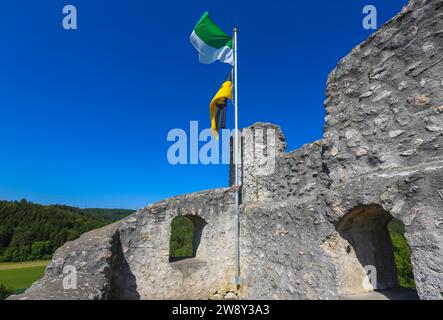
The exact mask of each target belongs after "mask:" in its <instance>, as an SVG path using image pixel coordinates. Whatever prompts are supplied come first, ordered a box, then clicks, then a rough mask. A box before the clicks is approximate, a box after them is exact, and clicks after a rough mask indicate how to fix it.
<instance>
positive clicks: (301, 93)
mask: <svg viewBox="0 0 443 320" xmlns="http://www.w3.org/2000/svg"><path fill="white" fill-rule="evenodd" d="M406 2H407V1H406V0H401V1H400V0H396V1H386V0H365V1H361V0H336V1H330V0H329V1H294V0H285V1H283V0H276V1H258V0H255V1H238V0H223V1H222V0H217V1H216V0H205V1H203V0H176V1H170V0H164V1H145V0H106V1H105V0H81V1H80V0H77V1H74V0H65V1H60V0H51V1H44V0H42V1H35V0H26V1H25V0H14V1H1V4H0V39H1V49H0V121H1V122H0V123H1V124H0V152H1V154H0V199H6V200H15V199H21V198H27V199H29V200H31V201H34V202H39V203H45V204H47V203H63V204H69V205H75V206H80V207H119V208H139V207H142V206H144V205H146V204H148V203H151V202H154V201H157V200H161V199H162V198H165V197H169V196H173V195H177V194H182V193H188V192H193V191H198V190H203V189H210V188H215V187H224V186H226V185H227V180H228V168H227V166H225V165H210V166H203V165H194V166H191V165H188V166H172V165H170V164H169V163H168V161H167V158H166V152H167V149H168V148H169V146H170V145H171V143H170V142H167V141H166V136H167V133H168V131H169V130H170V129H173V128H183V129H185V130H186V131H188V128H189V121H190V120H198V121H199V122H200V125H201V126H202V125H205V126H209V115H208V103H209V102H210V99H211V98H212V96H213V94H214V93H215V91H216V90H217V89H218V87H219V86H220V84H221V82H222V81H223V80H224V78H225V76H226V73H227V70H228V66H227V65H223V64H220V63H217V64H212V65H201V64H199V63H198V58H197V54H196V51H195V50H194V48H193V47H192V46H191V45H190V43H189V40H188V38H189V35H190V33H191V31H192V29H193V27H194V25H195V23H196V22H197V21H198V19H199V18H200V16H201V14H202V13H203V12H204V11H209V12H210V14H211V16H212V17H213V19H214V20H215V21H216V22H217V23H218V24H219V25H220V26H221V27H222V28H223V29H224V30H226V31H227V32H230V30H231V29H232V26H233V25H237V26H238V27H239V50H240V53H239V90H240V92H239V98H240V102H239V106H240V110H239V112H240V126H242V127H243V126H247V125H250V124H252V123H254V122H256V121H267V122H273V123H275V124H278V125H280V126H281V127H282V128H283V131H284V133H285V135H286V138H287V140H288V143H289V149H295V148H297V147H299V146H301V145H303V144H305V143H309V142H312V141H315V140H317V139H319V138H321V136H322V133H323V124H324V115H325V112H324V108H323V104H322V103H323V100H324V97H325V84H326V79H327V76H328V74H329V72H330V71H331V70H332V69H333V68H334V66H335V65H336V63H337V62H338V61H339V60H340V59H341V58H342V57H344V56H345V55H346V54H347V53H348V52H349V51H350V50H351V49H352V48H353V47H354V46H356V45H357V44H359V43H360V42H362V41H363V40H365V39H366V38H367V37H368V35H369V34H370V33H371V31H367V30H364V29H363V28H362V25H361V22H362V18H363V14H362V8H363V6H364V5H367V4H372V5H375V6H376V7H377V9H378V19H379V25H380V24H381V23H383V22H385V21H387V20H388V19H390V18H391V17H393V16H394V15H395V14H396V13H397V12H399V11H400V9H401V8H402V6H403V5H404V4H405V3H406ZM67 4H74V5H75V6H76V7H77V10H78V30H76V31H66V30H64V29H63V28H62V18H63V15H62V8H63V6H64V5H67ZM230 110H231V111H232V109H230ZM228 125H231V126H232V112H230V113H229V116H228Z"/></svg>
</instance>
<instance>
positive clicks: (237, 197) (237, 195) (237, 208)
mask: <svg viewBox="0 0 443 320" xmlns="http://www.w3.org/2000/svg"><path fill="white" fill-rule="evenodd" d="M237 33H238V30H237V27H235V28H234V107H235V132H234V139H235V141H234V162H235V191H234V192H235V285H236V286H237V287H239V286H240V242H239V227H240V184H239V177H238V90H237V89H238V85H237V84H238V82H237Z"/></svg>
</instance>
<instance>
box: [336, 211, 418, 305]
mask: <svg viewBox="0 0 443 320" xmlns="http://www.w3.org/2000/svg"><path fill="white" fill-rule="evenodd" d="M337 231H338V233H339V234H340V236H341V238H342V239H344V240H346V243H347V245H345V246H344V247H343V252H342V253H341V261H340V264H339V281H340V285H341V290H342V293H343V294H344V295H345V296H346V295H359V294H364V293H369V292H374V291H378V292H383V293H384V294H385V295H386V296H393V297H394V296H395V295H398V294H401V295H404V294H405V292H406V294H408V295H410V296H411V297H413V296H415V295H416V292H415V291H413V290H409V291H408V290H406V288H408V289H413V288H415V284H414V276H413V270H412V264H411V249H410V248H409V246H408V244H407V241H406V238H405V237H404V231H405V229H404V225H403V224H402V223H401V221H399V220H397V219H393V217H392V216H391V215H390V214H389V213H388V212H387V211H385V210H383V208H382V207H381V206H378V205H368V206H360V207H357V208H355V209H353V210H351V211H350V212H349V213H348V214H347V215H345V216H344V217H343V218H342V219H341V220H340V222H339V223H338V225H337ZM399 292H400V293H399ZM392 293H394V294H392ZM394 298H395V297H394Z"/></svg>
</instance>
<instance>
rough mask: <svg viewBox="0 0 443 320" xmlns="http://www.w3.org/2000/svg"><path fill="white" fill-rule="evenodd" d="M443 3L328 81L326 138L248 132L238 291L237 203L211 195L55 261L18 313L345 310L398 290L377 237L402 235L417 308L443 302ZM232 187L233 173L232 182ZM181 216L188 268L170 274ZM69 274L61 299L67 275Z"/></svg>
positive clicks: (93, 235) (368, 44)
mask: <svg viewBox="0 0 443 320" xmlns="http://www.w3.org/2000/svg"><path fill="white" fill-rule="evenodd" d="M442 17H443V2H442V1H441V0H427V1H424V0H411V1H410V2H409V4H408V5H407V6H406V7H405V8H404V9H403V10H402V12H401V13H400V14H399V15H398V16H396V17H395V18H393V19H392V20H391V21H389V22H388V23H387V24H386V25H384V26H383V27H382V28H381V29H380V30H379V31H378V32H376V33H375V34H374V35H372V36H371V37H370V38H369V39H368V40H367V41H365V42H364V43H362V44H361V45H359V46H358V47H356V48H355V49H354V50H353V51H352V52H351V53H350V54H349V55H348V56H347V57H345V58H344V59H343V60H342V61H341V62H340V63H339V64H338V66H337V68H336V69H335V70H334V71H333V72H332V73H331V75H330V76H329V80H328V85H327V98H326V101H325V107H326V110H327V116H326V125H325V130H324V137H323V139H321V140H320V141H317V142H314V143H312V144H308V145H305V146H303V147H302V148H300V149H298V150H295V151H292V152H290V153H286V141H285V137H284V135H283V133H282V131H281V130H280V128H279V127H278V126H275V125H272V124H269V123H257V124H255V125H253V126H251V127H249V128H247V129H246V130H243V134H242V141H241V144H240V146H241V151H242V157H241V160H242V164H243V166H242V168H243V169H242V172H241V176H240V178H241V182H242V189H241V198H242V206H241V229H240V234H241V252H240V257H241V260H240V261H241V277H242V278H241V279H242V285H241V287H240V290H236V289H237V288H235V287H233V278H234V246H233V245H234V243H233V239H234V237H233V234H234V228H233V226H234V201H233V200H234V199H233V198H234V197H233V193H232V190H230V189H217V190H210V191H204V192H200V193H195V194H190V195H184V196H180V197H175V198H172V199H168V200H165V201H162V202H159V203H157V204H154V205H150V206H148V207H146V208H143V209H141V210H139V211H138V212H137V213H136V214H134V215H132V216H130V217H128V218H126V219H125V220H123V221H121V222H119V223H116V224H114V225H112V226H109V227H106V228H104V229H101V230H96V231H93V232H90V233H88V234H85V235H84V236H82V237H81V238H80V239H79V240H77V241H74V242H70V243H68V244H66V245H65V246H63V247H62V248H61V249H59V250H58V251H57V253H56V254H55V256H54V259H53V261H52V262H51V264H50V265H49V266H48V268H47V270H46V274H45V276H44V278H43V279H42V280H40V281H38V282H37V283H35V284H34V285H33V286H32V288H30V289H29V290H27V291H26V292H25V293H24V294H23V295H19V296H13V297H12V298H13V299H245V298H247V299H341V298H348V297H349V295H355V294H357V295H359V296H363V297H364V296H370V294H369V295H368V294H366V293H368V292H371V291H372V290H373V289H374V287H375V284H374V283H369V282H367V281H366V280H367V278H366V277H365V275H366V270H365V268H366V267H368V266H373V267H375V269H376V271H377V280H378V281H377V287H378V288H379V289H383V288H395V287H396V286H397V279H396V277H395V268H394V264H393V261H392V248H391V244H390V241H389V238H388V234H387V230H386V225H387V223H388V222H389V221H390V220H391V219H392V218H393V217H395V218H398V219H400V220H401V221H402V222H403V223H404V225H405V226H406V238H407V240H408V242H409V245H410V247H411V249H412V263H413V267H414V276H415V281H416V285H417V293H418V295H419V296H420V298H421V299H442V292H443V213H442V208H443V153H442V152H441V145H442V143H443V141H442V139H443V138H442V137H443V131H442V128H443V123H442V121H443V112H442V110H443V109H442V105H443V81H442V78H441V75H442V74H443V36H442V35H443V33H442V30H443V19H442ZM232 180H233V174H232V166H231V174H230V182H231V185H232ZM179 215H186V216H188V217H190V218H191V220H192V221H193V222H194V226H195V228H196V230H197V232H196V239H197V240H198V243H197V246H196V247H198V249H197V250H196V252H195V257H194V258H192V259H186V260H182V261H175V262H170V261H169V238H170V229H171V228H170V226H171V221H172V219H173V218H174V217H176V216H179ZM69 265H73V266H75V267H76V269H77V271H78V275H79V278H78V289H76V290H74V289H69V290H64V289H63V286H62V281H63V278H64V276H65V275H64V274H63V269H64V268H65V267H66V266H69Z"/></svg>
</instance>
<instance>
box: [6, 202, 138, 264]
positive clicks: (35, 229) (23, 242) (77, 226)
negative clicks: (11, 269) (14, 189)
mask: <svg viewBox="0 0 443 320" xmlns="http://www.w3.org/2000/svg"><path fill="white" fill-rule="evenodd" d="M132 212H133V211H132V210H124V209H122V210H120V209H80V208H76V207H70V206H65V205H49V206H44V205H39V204H35V203H32V202H28V201H26V200H21V201H0V262H21V261H32V260H47V259H50V258H51V256H52V254H53V253H54V251H55V250H56V249H57V248H59V247H61V246H62V245H63V244H64V243H65V242H67V241H71V240H75V239H77V238H78V237H79V236H80V235H81V234H83V233H85V232H87V231H90V230H93V229H96V228H100V227H103V226H105V225H107V224H110V223H112V222H114V221H117V220H120V219H121V218H123V217H125V216H127V215H129V214H131V213H132Z"/></svg>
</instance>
